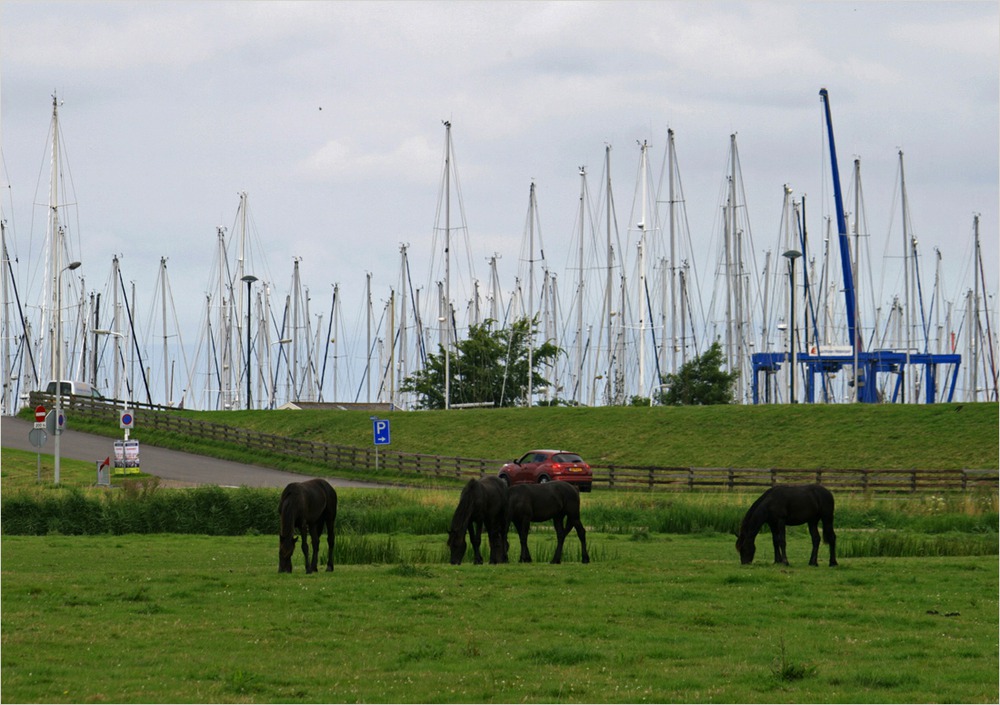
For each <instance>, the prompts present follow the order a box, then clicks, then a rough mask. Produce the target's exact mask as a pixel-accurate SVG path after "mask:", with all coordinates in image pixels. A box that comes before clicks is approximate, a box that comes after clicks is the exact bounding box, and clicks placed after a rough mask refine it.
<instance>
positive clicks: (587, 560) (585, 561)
mask: <svg viewBox="0 0 1000 705" xmlns="http://www.w3.org/2000/svg"><path fill="white" fill-rule="evenodd" d="M581 563H590V558H589V557H587V556H584V557H583V560H582V561H581Z"/></svg>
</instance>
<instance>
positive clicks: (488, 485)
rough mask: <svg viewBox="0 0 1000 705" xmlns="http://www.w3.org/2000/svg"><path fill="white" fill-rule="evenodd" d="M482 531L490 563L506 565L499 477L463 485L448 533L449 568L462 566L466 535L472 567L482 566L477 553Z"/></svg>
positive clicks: (503, 496)
mask: <svg viewBox="0 0 1000 705" xmlns="http://www.w3.org/2000/svg"><path fill="white" fill-rule="evenodd" d="M483 528H485V529H486V535H487V536H488V537H489V542H490V563H506V562H507V532H506V531H505V529H506V528H507V483H505V482H504V481H503V480H501V479H500V478H498V477H484V478H483V479H481V480H477V479H472V480H469V481H468V482H467V483H465V487H464V488H462V495H461V496H460V497H459V499H458V507H457V508H456V509H455V514H454V516H453V517H452V519H451V528H449V529H448V548H449V549H451V564H452V565H461V564H462V559H463V558H464V557H465V548H466V543H465V533H466V531H468V533H469V541H470V542H471V543H472V552H473V554H474V555H475V563H476V565H479V564H481V563H482V562H483V554H482V553H480V551H479V545H480V543H481V542H482V536H483Z"/></svg>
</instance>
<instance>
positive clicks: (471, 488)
mask: <svg viewBox="0 0 1000 705" xmlns="http://www.w3.org/2000/svg"><path fill="white" fill-rule="evenodd" d="M478 486H479V481H478V480H476V479H475V478H473V479H471V480H469V481H468V482H466V483H465V487H463V488H462V494H461V496H460V497H459V498H458V507H456V508H455V514H454V516H452V518H451V529H452V531H463V532H464V531H465V529H466V528H467V527H468V526H469V520H470V519H471V518H472V510H473V508H474V506H475V499H476V497H475V493H476V489H477V488H478Z"/></svg>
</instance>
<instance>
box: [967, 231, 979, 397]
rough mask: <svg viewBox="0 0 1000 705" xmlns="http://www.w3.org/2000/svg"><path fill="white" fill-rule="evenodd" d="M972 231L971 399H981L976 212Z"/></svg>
mask: <svg viewBox="0 0 1000 705" xmlns="http://www.w3.org/2000/svg"><path fill="white" fill-rule="evenodd" d="M972 232H973V238H974V243H975V248H974V252H973V258H974V259H973V261H972V281H973V295H972V320H971V322H970V325H969V335H970V336H971V337H972V344H971V345H970V346H969V347H970V348H971V350H970V352H971V353H972V367H971V368H970V370H971V382H970V389H971V392H972V398H971V399H970V400H969V401H974V402H975V401H979V343H980V341H981V340H982V335H981V330H980V327H979V262H980V256H981V255H980V252H979V214H978V213H976V214H975V215H974V216H973V219H972Z"/></svg>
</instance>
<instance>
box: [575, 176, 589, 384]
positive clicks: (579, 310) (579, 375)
mask: <svg viewBox="0 0 1000 705" xmlns="http://www.w3.org/2000/svg"><path fill="white" fill-rule="evenodd" d="M586 203H587V168H586V167H583V166H581V167H580V247H579V249H578V250H577V266H578V268H579V269H578V272H579V278H578V279H577V286H576V303H577V306H576V371H575V375H576V383H575V384H574V385H573V395H572V398H573V401H575V402H579V401H580V395H581V394H582V389H583V388H582V387H581V384H582V382H583V289H584V278H583V273H584V269H583V267H584V263H583V253H584V246H583V238H584V230H585V223H586V218H587V211H586Z"/></svg>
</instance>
